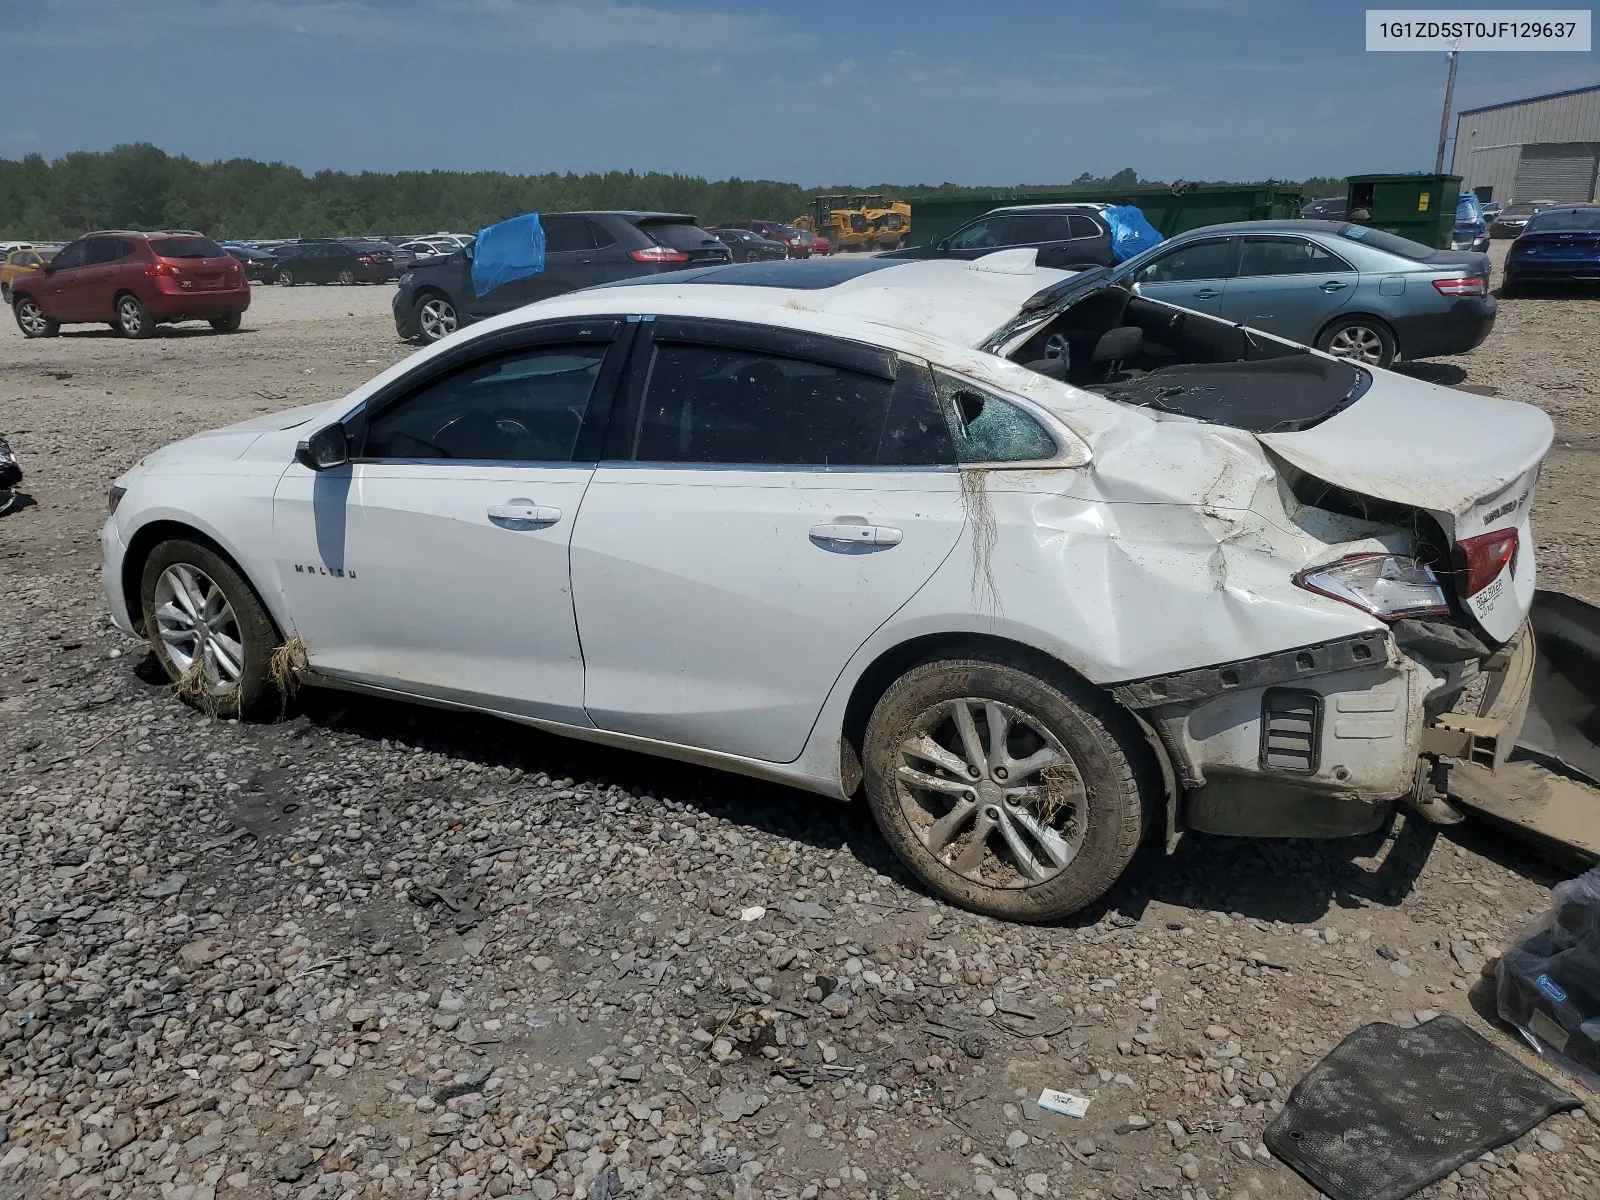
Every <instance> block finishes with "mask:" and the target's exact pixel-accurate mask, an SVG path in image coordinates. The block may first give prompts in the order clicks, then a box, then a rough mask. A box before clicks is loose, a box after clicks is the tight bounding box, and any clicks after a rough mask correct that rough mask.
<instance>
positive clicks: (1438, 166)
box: [1433, 48, 1461, 175]
mask: <svg viewBox="0 0 1600 1200" xmlns="http://www.w3.org/2000/svg"><path fill="white" fill-rule="evenodd" d="M1460 57H1461V51H1460V49H1459V48H1457V49H1455V50H1452V51H1450V78H1449V81H1448V82H1446V83H1445V85H1444V112H1442V113H1440V114H1439V153H1438V155H1437V156H1435V158H1434V160H1433V173H1434V174H1435V175H1443V174H1444V143H1445V139H1446V138H1448V137H1449V136H1450V106H1451V105H1452V104H1453V103H1455V98H1456V60H1457V59H1458V58H1460Z"/></svg>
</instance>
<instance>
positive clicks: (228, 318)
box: [211, 312, 244, 333]
mask: <svg viewBox="0 0 1600 1200" xmlns="http://www.w3.org/2000/svg"><path fill="white" fill-rule="evenodd" d="M243 320H244V314H243V313H236V312H235V313H224V314H223V315H222V316H220V317H212V318H211V328H213V329H215V330H216V331H217V332H218V333H238V332H239V325H240V323H241V322H243Z"/></svg>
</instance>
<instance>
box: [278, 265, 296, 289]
mask: <svg viewBox="0 0 1600 1200" xmlns="http://www.w3.org/2000/svg"><path fill="white" fill-rule="evenodd" d="M278 286H279V287H293V286H294V272H293V271H291V270H289V268H288V267H279V268H278Z"/></svg>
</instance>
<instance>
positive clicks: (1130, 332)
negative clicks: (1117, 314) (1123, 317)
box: [1090, 325, 1144, 363]
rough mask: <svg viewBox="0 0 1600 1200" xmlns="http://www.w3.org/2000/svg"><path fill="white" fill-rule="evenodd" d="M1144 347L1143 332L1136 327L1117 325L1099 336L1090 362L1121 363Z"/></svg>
mask: <svg viewBox="0 0 1600 1200" xmlns="http://www.w3.org/2000/svg"><path fill="white" fill-rule="evenodd" d="M1143 345H1144V330H1142V329H1140V328H1139V327H1138V326H1137V325H1119V326H1117V327H1116V328H1115V329H1108V330H1106V331H1105V333H1103V334H1101V335H1100V340H1099V341H1098V342H1096V343H1095V344H1094V354H1092V355H1091V356H1090V358H1091V360H1092V361H1094V362H1097V363H1102V362H1122V361H1123V360H1124V359H1129V358H1132V357H1133V356H1134V355H1136V354H1138V353H1139V349H1140V347H1142V346H1143Z"/></svg>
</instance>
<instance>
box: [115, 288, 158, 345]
mask: <svg viewBox="0 0 1600 1200" xmlns="http://www.w3.org/2000/svg"><path fill="white" fill-rule="evenodd" d="M116 325H117V332H118V333H120V334H122V336H123V337H125V338H133V339H135V340H139V339H143V338H147V337H149V336H150V335H151V334H153V333H154V332H155V331H156V323H155V322H154V321H152V320H151V319H150V310H149V309H147V308H145V306H144V301H142V300H140V299H139V297H137V296H135V295H133V294H132V293H131V292H124V293H123V294H122V295H121V296H118V297H117V321H116Z"/></svg>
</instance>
